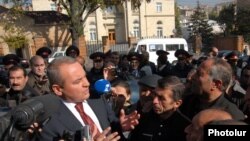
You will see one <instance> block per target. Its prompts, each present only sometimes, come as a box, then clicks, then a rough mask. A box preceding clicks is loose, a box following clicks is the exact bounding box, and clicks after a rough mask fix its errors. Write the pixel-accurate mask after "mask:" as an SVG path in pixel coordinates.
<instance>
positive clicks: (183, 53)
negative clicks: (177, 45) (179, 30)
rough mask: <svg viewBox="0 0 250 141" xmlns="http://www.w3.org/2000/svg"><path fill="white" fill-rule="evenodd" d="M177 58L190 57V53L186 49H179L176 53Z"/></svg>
mask: <svg viewBox="0 0 250 141" xmlns="http://www.w3.org/2000/svg"><path fill="white" fill-rule="evenodd" d="M174 56H175V57H176V58H178V57H190V54H189V53H188V52H187V51H186V50H184V49H177V50H176V51H175V53H174Z"/></svg>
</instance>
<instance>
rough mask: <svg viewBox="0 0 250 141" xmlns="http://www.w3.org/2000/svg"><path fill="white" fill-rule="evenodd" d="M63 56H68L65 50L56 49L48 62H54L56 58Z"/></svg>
mask: <svg viewBox="0 0 250 141" xmlns="http://www.w3.org/2000/svg"><path fill="white" fill-rule="evenodd" d="M61 56H66V54H65V51H56V52H54V53H53V54H52V55H51V57H49V59H48V62H49V63H50V62H52V61H53V60H54V59H55V58H57V57H61Z"/></svg>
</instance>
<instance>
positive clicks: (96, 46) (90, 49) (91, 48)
mask: <svg viewBox="0 0 250 141" xmlns="http://www.w3.org/2000/svg"><path fill="white" fill-rule="evenodd" d="M86 46H87V55H88V56H89V55H90V54H92V53H94V52H103V44H102V41H87V42H86ZM110 49H111V51H112V52H113V51H117V52H119V53H120V54H127V53H128V51H129V44H128V43H117V44H115V45H111V46H110Z"/></svg>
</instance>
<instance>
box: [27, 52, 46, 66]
mask: <svg viewBox="0 0 250 141" xmlns="http://www.w3.org/2000/svg"><path fill="white" fill-rule="evenodd" d="M39 59H41V60H43V61H44V63H45V60H44V59H43V57H41V56H39V55H35V56H33V57H31V59H30V65H31V66H34V64H35V63H36V61H37V60H39Z"/></svg>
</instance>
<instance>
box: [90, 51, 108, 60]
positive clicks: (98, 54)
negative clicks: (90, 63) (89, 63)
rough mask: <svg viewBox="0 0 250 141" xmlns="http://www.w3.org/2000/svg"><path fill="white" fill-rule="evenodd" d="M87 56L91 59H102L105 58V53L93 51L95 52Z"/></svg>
mask: <svg viewBox="0 0 250 141" xmlns="http://www.w3.org/2000/svg"><path fill="white" fill-rule="evenodd" d="M89 58H90V59H92V60H95V59H104V58H105V54H104V53H102V52H95V53H92V54H91V55H90V56H89Z"/></svg>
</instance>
